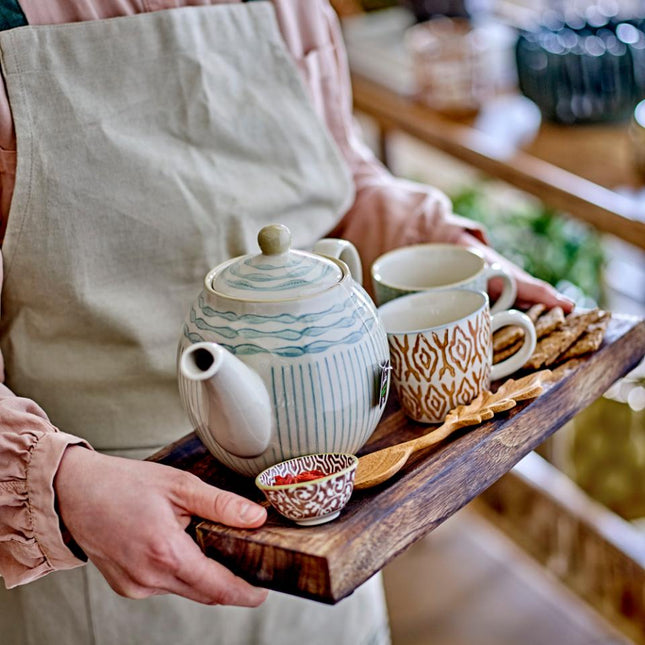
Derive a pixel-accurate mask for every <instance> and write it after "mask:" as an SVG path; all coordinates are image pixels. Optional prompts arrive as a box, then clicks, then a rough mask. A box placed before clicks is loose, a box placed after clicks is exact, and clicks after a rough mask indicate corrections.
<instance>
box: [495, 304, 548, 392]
mask: <svg viewBox="0 0 645 645" xmlns="http://www.w3.org/2000/svg"><path fill="white" fill-rule="evenodd" d="M506 325H517V326H518V327H521V328H522V329H523V330H524V343H523V344H522V347H520V349H519V350H518V351H517V352H516V353H515V354H513V355H512V356H511V357H510V358H507V359H506V360H504V361H502V362H501V363H497V365H493V366H492V368H491V371H490V378H491V381H496V380H497V379H499V378H503V377H504V376H508V375H509V374H512V373H513V372H516V371H517V370H519V369H520V367H522V365H524V363H526V361H527V360H528V359H529V358H530V357H531V354H533V352H534V351H535V345H536V343H537V336H536V334H535V325H534V324H533V321H532V320H531V319H530V318H529V317H528V316H527V315H526V314H523V313H522V312H521V311H517V310H516V309H509V310H508V311H500V312H498V313H496V314H493V316H492V320H491V336H492V334H493V333H494V332H495V331H497V330H498V329H500V328H501V327H506ZM491 351H492V348H491Z"/></svg>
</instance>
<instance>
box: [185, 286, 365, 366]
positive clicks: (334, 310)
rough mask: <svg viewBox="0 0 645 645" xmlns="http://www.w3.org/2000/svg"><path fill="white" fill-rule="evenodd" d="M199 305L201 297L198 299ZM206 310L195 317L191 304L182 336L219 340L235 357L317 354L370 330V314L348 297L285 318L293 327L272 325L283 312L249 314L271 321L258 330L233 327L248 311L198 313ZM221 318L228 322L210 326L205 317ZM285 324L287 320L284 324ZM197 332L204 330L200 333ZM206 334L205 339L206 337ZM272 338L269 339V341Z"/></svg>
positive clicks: (245, 318)
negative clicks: (253, 341)
mask: <svg viewBox="0 0 645 645" xmlns="http://www.w3.org/2000/svg"><path fill="white" fill-rule="evenodd" d="M199 302H200V305H201V304H202V303H203V299H201V298H200V301H199ZM206 309H208V310H209V313H210V312H212V314H211V315H204V317H200V316H199V312H198V311H197V310H196V309H195V307H193V308H191V310H190V315H189V321H190V324H189V325H188V324H187V325H186V326H185V327H184V335H185V336H186V337H187V338H188V339H189V340H190V341H191V342H197V341H198V340H205V339H207V340H212V341H214V342H217V343H220V344H221V345H222V346H223V347H225V348H226V349H227V350H228V351H230V352H231V353H232V354H235V355H236V356H250V355H254V354H275V355H277V356H282V357H295V356H302V355H304V354H318V353H321V352H325V351H328V350H329V349H331V348H332V347H334V346H336V345H339V344H340V345H354V344H356V343H357V342H359V341H360V340H361V338H362V337H363V336H364V335H366V334H367V335H369V334H371V333H372V330H373V328H374V325H375V324H376V323H375V319H374V318H373V317H372V316H368V317H366V316H365V314H364V311H363V310H362V308H360V307H356V306H355V303H353V302H352V301H351V299H347V300H345V301H344V302H343V303H342V304H338V305H334V306H333V307H330V308H328V309H327V310H325V311H324V312H318V313H308V314H303V315H301V316H293V315H290V316H289V317H290V318H291V319H293V323H292V325H293V326H290V327H282V328H276V327H275V324H285V320H284V318H285V315H284V314H281V315H280V316H262V315H258V314H253V318H256V319H257V318H259V319H263V320H264V321H265V322H269V321H270V322H272V323H274V327H273V328H272V329H271V330H268V329H266V330H260V329H257V328H251V327H246V326H245V327H239V328H237V327H236V326H235V323H236V322H238V323H239V322H240V321H243V322H244V323H247V324H248V323H250V322H251V321H250V320H249V314H245V315H240V316H239V317H238V318H237V319H235V318H233V314H232V312H225V313H224V314H223V315H222V314H220V313H218V312H217V311H215V310H214V309H212V308H211V307H207V306H205V307H203V308H202V309H201V312H202V313H203V314H206ZM345 312H349V315H345V316H339V315H338V314H341V313H345ZM221 317H224V318H225V319H226V320H227V322H229V323H230V324H229V325H214V324H212V323H210V322H208V321H207V320H206V318H209V319H211V320H212V321H215V320H217V319H218V318H221ZM303 320H306V321H307V322H310V321H313V320H316V321H318V322H323V321H325V322H326V324H324V325H323V324H320V325H307V326H302V322H303ZM287 324H288V323H287ZM343 329H346V330H350V331H349V333H346V334H344V335H342V336H339V335H338V332H339V331H341V330H343ZM199 331H201V332H205V334H200V333H199ZM325 335H328V336H329V339H324V338H323V339H320V340H315V341H312V342H302V341H303V340H305V339H308V338H315V337H321V336H322V337H324V336H325ZM206 336H208V338H206ZM260 339H261V340H266V341H267V342H266V343H263V344H261V345H260V344H257V343H252V342H249V341H250V340H260ZM270 341H272V342H270ZM280 341H291V342H292V343H294V344H287V345H283V344H281V342H280Z"/></svg>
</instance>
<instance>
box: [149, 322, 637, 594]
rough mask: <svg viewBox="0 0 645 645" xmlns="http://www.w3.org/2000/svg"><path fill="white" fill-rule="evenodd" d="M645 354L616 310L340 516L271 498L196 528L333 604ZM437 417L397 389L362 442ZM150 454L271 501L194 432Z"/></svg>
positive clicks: (257, 572) (290, 587)
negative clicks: (534, 390)
mask: <svg viewBox="0 0 645 645" xmlns="http://www.w3.org/2000/svg"><path fill="white" fill-rule="evenodd" d="M643 355H645V322H644V321H642V320H639V319H636V318H633V317H627V316H619V315H615V316H614V317H613V318H612V320H611V322H610V325H609V328H608V330H607V333H606V335H605V340H604V342H603V345H602V346H601V348H600V349H599V350H598V351H596V352H595V353H593V354H591V355H589V356H587V357H585V358H581V359H574V360H572V361H569V362H568V363H566V364H565V365H563V366H561V367H559V368H557V369H556V370H555V372H554V374H555V379H554V381H553V382H552V383H551V384H547V385H546V388H545V391H544V392H543V393H542V394H541V395H540V396H539V397H538V398H537V399H534V400H532V401H525V402H521V403H519V404H518V405H517V407H515V408H513V409H512V410H510V411H509V412H505V413H500V414H499V416H497V415H496V416H495V418H494V419H491V421H488V422H486V423H484V424H482V425H480V426H477V427H475V428H464V430H463V431H458V432H457V433H456V434H454V435H452V436H451V437H450V438H448V439H447V440H446V441H445V442H444V443H442V444H439V445H437V446H435V447H433V448H430V449H428V450H426V451H422V452H420V453H418V454H416V455H413V456H412V458H411V459H410V461H409V462H408V463H407V465H406V466H405V468H404V469H403V470H402V471H401V472H400V473H399V474H398V475H396V476H395V477H394V478H392V479H391V480H389V481H387V482H385V483H384V484H382V485H381V486H379V487H377V488H373V489H368V490H363V491H354V494H353V495H352V498H351V499H350V501H349V503H348V505H347V506H346V507H345V509H343V511H342V512H341V515H340V517H339V518H338V519H337V520H334V521H332V522H330V523H328V524H322V525H320V526H314V527H308V528H303V527H298V526H296V525H295V524H292V523H291V522H289V521H288V520H285V519H283V518H282V517H281V516H280V515H278V513H276V512H275V511H274V510H273V509H272V508H270V509H269V518H268V521H267V523H266V524H265V525H264V526H263V527H261V528H259V529H257V530H242V529H235V528H230V527H226V526H223V525H221V524H217V523H214V522H210V521H204V520H198V519H196V520H195V521H194V523H193V525H192V527H191V530H192V531H193V535H194V537H195V539H196V540H197V542H198V544H199V545H200V547H201V548H202V550H203V551H204V553H206V555H208V556H209V557H212V558H214V559H216V560H218V561H220V562H222V563H224V564H225V565H226V566H227V567H229V568H230V569H232V570H233V571H235V572H236V573H237V574H238V575H241V576H242V577H244V578H246V579H247V580H249V581H251V582H252V583H254V584H257V585H261V586H264V587H268V588H271V589H276V590H278V591H282V592H286V593H289V594H293V595H296V596H302V597H305V598H312V599H316V600H319V601H321V602H325V603H329V604H334V603H336V602H338V601H339V600H341V599H342V598H344V597H345V596H347V595H349V594H351V593H352V592H353V591H354V590H355V589H356V588H357V587H358V586H359V585H360V584H362V583H363V582H365V581H366V580H367V579H368V578H370V577H371V576H372V575H374V574H375V573H377V572H378V571H380V570H381V569H382V568H383V567H384V566H385V565H386V564H387V563H388V562H390V560H392V559H393V558H394V557H396V555H398V554H399V553H401V552H402V551H403V550H405V549H406V548H408V547H409V546H410V545H412V544H413V543H414V542H416V541H417V540H419V539H420V538H422V537H423V536H424V535H426V534H427V533H429V532H430V531H432V530H433V529H434V528H436V527H437V526H439V524H441V523H442V522H443V521H444V520H446V519H448V518H449V517H450V516H451V515H452V514H453V513H455V512H456V511H457V510H459V509H460V508H461V507H462V506H464V505H465V504H467V503H468V502H470V501H471V500H472V499H473V498H474V497H476V496H477V495H479V494H480V493H481V492H482V491H484V490H485V489H486V488H488V487H489V486H490V485H491V484H493V482H495V481H496V480H498V479H499V478H500V477H501V476H502V475H504V473H506V472H508V471H509V470H510V469H511V468H512V467H513V466H514V465H515V464H516V463H517V462H518V461H519V460H520V459H521V458H522V457H524V456H525V455H527V454H528V453H529V452H530V451H531V450H533V449H534V448H535V447H536V446H538V445H539V444H540V443H542V441H544V439H546V438H547V437H548V436H549V435H551V434H552V433H553V432H555V431H556V430H557V429H558V428H560V427H561V426H562V425H563V424H564V423H566V422H567V421H568V420H569V419H570V418H571V417H572V416H574V415H575V414H576V413H577V412H579V411H580V410H581V409H583V408H585V407H586V406H588V405H589V404H591V403H592V402H593V401H594V400H595V399H597V398H598V397H599V396H601V395H602V394H603V393H604V392H605V391H606V390H607V389H608V388H609V387H610V385H611V384H612V383H614V382H615V381H616V380H617V379H619V378H620V377H622V376H624V375H625V374H627V373H628V372H629V371H631V370H632V369H633V368H634V367H635V366H636V365H637V364H638V363H639V361H640V360H641V358H642V357H643ZM434 427H435V426H426V425H422V424H417V423H414V422H412V421H410V420H408V419H407V417H406V416H405V415H404V414H403V412H402V411H401V410H400V409H399V407H398V403H397V401H396V397H395V396H394V392H392V393H391V395H390V401H389V403H388V406H387V409H386V411H385V414H384V415H383V419H382V420H381V422H380V424H379V425H378V427H377V429H376V431H375V432H374V434H373V435H372V437H371V438H370V440H369V442H368V444H367V445H366V446H365V447H364V449H363V450H362V451H361V452H371V451H373V450H376V449H378V448H382V447H384V446H387V445H391V444H393V443H398V442H400V441H405V440H407V439H411V438H413V437H416V436H419V435H420V434H423V433H425V432H428V431H429V430H430V429H432V428H434ZM150 459H151V460H153V461H157V462H161V463H164V464H168V465H172V466H175V467H177V468H181V469H183V470H188V471H190V472H192V473H194V474H196V475H198V476H199V477H201V478H202V479H203V480H205V481H207V482H209V483H211V484H213V485H215V486H218V487H221V488H224V489H228V490H232V491H235V492H237V493H239V494H241V495H244V496H245V497H248V498H250V499H253V500H256V501H258V502H264V497H263V496H262V494H261V493H260V491H258V490H257V489H256V488H255V485H254V483H253V480H252V479H247V478H244V477H242V476H240V475H237V474H236V473H233V472H231V471H230V470H228V469H227V468H226V467H224V466H222V465H221V464H219V462H217V461H216V460H215V459H214V458H213V457H212V456H211V455H210V453H208V452H207V451H206V449H205V448H204V446H203V444H202V443H201V441H200V440H199V439H198V438H197V436H196V435H195V434H194V433H192V434H189V435H187V436H186V437H184V438H182V439H180V440H179V441H177V442H175V443H173V444H171V445H169V446H167V447H166V448H164V449H163V450H161V451H160V452H158V453H156V454H155V455H153V456H152V457H151V458H150ZM265 505H266V502H265Z"/></svg>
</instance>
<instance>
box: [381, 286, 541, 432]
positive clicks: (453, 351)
mask: <svg viewBox="0 0 645 645" xmlns="http://www.w3.org/2000/svg"><path fill="white" fill-rule="evenodd" d="M379 314H380V316H381V319H382V321H383V323H384V325H385V330H386V332H387V339H388V344H389V347H390V360H391V364H392V377H393V382H394V387H395V389H396V392H397V395H398V398H399V402H400V403H401V407H402V408H403V411H404V412H405V413H406V414H407V415H408V416H409V417H410V418H412V419H414V420H415V421H419V422H422V423H440V422H442V421H443V420H444V419H445V417H446V415H447V414H448V412H450V410H452V409H453V408H455V407H457V406H458V405H464V404H467V403H470V402H471V401H472V400H473V399H474V398H475V397H476V396H477V395H478V394H479V393H480V392H482V391H483V390H487V389H489V387H490V382H491V380H497V379H499V378H502V377H504V376H508V375H509V374H512V373H513V372H515V371H516V370H518V369H519V368H520V367H522V365H524V363H525V362H526V361H527V359H528V358H529V357H530V355H531V354H532V353H533V350H534V349H535V342H536V340H535V339H536V337H535V327H534V326H533V322H532V321H531V319H530V318H529V317H528V316H527V315H526V314H523V313H521V312H520V311H515V310H509V311H501V312H498V313H496V314H491V313H490V309H489V305H488V296H487V295H486V294H485V293H482V292H481V291H472V290H468V289H446V290H443V291H439V292H432V291H430V292H429V291H424V292H420V293H416V294H411V295H406V296H402V297H401V298H396V299H395V300H392V301H391V302H388V303H387V304H385V305H383V306H381V307H379ZM506 325H518V326H520V327H521V328H522V329H523V330H524V332H525V334H524V344H523V345H522V347H521V348H520V350H519V351H518V352H517V353H516V354H514V355H513V356H511V357H510V358H508V359H506V360H504V361H502V362H500V363H497V364H496V365H493V364H492V362H493V343H492V334H493V332H494V331H496V330H497V329H499V328H500V327H504V326H506Z"/></svg>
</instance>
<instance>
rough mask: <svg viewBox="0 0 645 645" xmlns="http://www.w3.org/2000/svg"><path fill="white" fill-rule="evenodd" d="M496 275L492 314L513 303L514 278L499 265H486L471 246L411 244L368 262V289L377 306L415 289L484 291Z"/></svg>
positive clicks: (414, 291) (515, 291)
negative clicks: (499, 282)
mask: <svg viewBox="0 0 645 645" xmlns="http://www.w3.org/2000/svg"><path fill="white" fill-rule="evenodd" d="M495 277H499V278H501V279H502V280H503V282H504V287H503V290H502V293H501V295H500V297H499V298H498V299H497V302H495V304H494V305H493V307H491V311H492V313H497V312H498V311H503V310H504V309H509V308H510V307H512V306H513V303H514V302H515V296H516V295H517V285H516V284H515V279H514V278H513V277H512V276H511V275H510V274H509V273H508V272H506V271H504V269H502V268H501V267H500V266H499V265H497V264H493V265H489V264H487V263H486V260H485V259H484V257H483V256H482V255H481V254H480V253H479V252H477V251H476V250H474V249H467V248H466V247H463V246H458V245H457V244H414V245H412V246H403V247H401V248H398V249H394V250H393V251H389V252H388V253H385V254H384V255H381V256H380V257H379V258H377V259H376V260H375V262H374V264H373V265H372V288H373V291H374V297H375V300H376V304H377V305H383V304H385V303H386V302H388V301H390V300H393V299H394V298H398V297H399V296H403V295H405V294H408V293H416V292H417V291H437V290H440V289H473V290H475V291H486V290H487V285H488V281H489V280H490V279H491V278H495Z"/></svg>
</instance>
